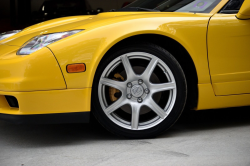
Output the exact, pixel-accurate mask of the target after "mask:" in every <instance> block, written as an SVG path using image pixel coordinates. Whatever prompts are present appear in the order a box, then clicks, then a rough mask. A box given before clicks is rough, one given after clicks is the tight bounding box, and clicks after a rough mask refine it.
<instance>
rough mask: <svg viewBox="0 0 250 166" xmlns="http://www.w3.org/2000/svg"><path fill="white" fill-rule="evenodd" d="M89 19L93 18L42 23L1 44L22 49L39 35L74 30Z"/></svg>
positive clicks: (77, 17) (71, 18) (85, 17)
mask: <svg viewBox="0 0 250 166" xmlns="http://www.w3.org/2000/svg"><path fill="white" fill-rule="evenodd" d="M89 17H91V16H72V17H65V18H58V19H54V20H50V21H46V22H42V23H39V24H36V25H33V26H31V27H28V28H25V29H24V30H23V31H21V32H19V33H18V34H16V35H14V36H11V37H9V38H7V39H4V40H2V41H0V44H7V45H12V46H20V47H21V46H22V45H24V44H25V43H26V42H28V41H29V40H31V39H32V38H34V37H35V36H38V35H43V34H48V33H55V32H63V31H68V30H72V29H74V27H77V26H79V25H82V24H83V23H82V22H83V21H84V20H88V18H89Z"/></svg>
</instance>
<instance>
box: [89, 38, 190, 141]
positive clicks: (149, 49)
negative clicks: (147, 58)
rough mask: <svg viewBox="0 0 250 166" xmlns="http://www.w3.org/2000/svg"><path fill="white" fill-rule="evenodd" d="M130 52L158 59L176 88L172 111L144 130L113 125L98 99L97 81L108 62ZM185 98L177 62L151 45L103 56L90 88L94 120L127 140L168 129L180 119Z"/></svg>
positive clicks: (184, 85)
mask: <svg viewBox="0 0 250 166" xmlns="http://www.w3.org/2000/svg"><path fill="white" fill-rule="evenodd" d="M130 52H145V53H149V54H152V55H154V56H156V57H158V58H159V59H161V60H162V61H163V62H164V63H166V65H167V66H168V67H169V69H170V70H171V71H172V73H173V75H174V78H175V81H176V87H177V94H176V100H175V104H174V107H173V108H172V111H171V112H170V114H169V115H168V116H167V117H166V118H165V119H164V120H163V121H162V122H161V123H160V124H158V125H156V126H154V127H152V128H150V129H145V130H129V129H125V128H122V127H120V126H118V125H117V124H115V123H114V122H113V121H112V120H110V119H109V118H108V116H107V115H106V114H105V113H104V111H103V109H102V107H101V104H100V102H99V97H98V86H99V81H100V78H101V75H102V73H103V71H104V69H105V68H106V66H108V64H109V63H110V62H112V61H113V60H114V59H115V58H117V57H119V56H121V55H124V54H126V53H130ZM186 97H187V86H186V79H185V75H184V72H183V70H182V68H181V66H180V65H179V63H178V62H177V60H176V59H175V58H174V57H173V56H172V55H171V54H170V53H169V52H168V51H166V50H165V49H163V48H161V47H159V46H156V45H153V44H148V43H145V44H137V45H131V46H126V47H124V48H120V49H119V50H117V51H114V52H112V53H109V54H107V55H105V56H104V58H103V59H102V61H101V62H100V64H99V66H98V68H97V71H96V74H95V78H94V82H93V87H92V111H93V114H94V116H95V117H96V119H97V120H98V121H99V123H101V125H103V126H104V128H106V129H107V130H109V131H110V132H112V133H114V134H116V135H120V136H125V137H129V138H151V137H155V136H157V135H159V134H160V133H162V132H164V131H165V130H167V129H169V128H170V127H171V126H172V125H173V124H174V123H175V122H176V121H177V119H178V118H179V117H180V115H181V113H182V111H183V108H184V106H185V103H186Z"/></svg>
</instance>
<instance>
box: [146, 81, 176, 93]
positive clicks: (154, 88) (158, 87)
mask: <svg viewBox="0 0 250 166" xmlns="http://www.w3.org/2000/svg"><path fill="white" fill-rule="evenodd" d="M175 88H176V83H175V82H171V83H164V84H152V85H151V86H150V90H151V92H152V94H154V93H157V92H162V91H167V90H172V89H175Z"/></svg>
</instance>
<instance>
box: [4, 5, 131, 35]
mask: <svg viewBox="0 0 250 166" xmlns="http://www.w3.org/2000/svg"><path fill="white" fill-rule="evenodd" d="M131 1H133V0H0V33H2V32H6V31H9V30H19V29H23V28H26V27H28V26H30V25H33V24H36V23H39V22H42V21H46V20H50V19H53V18H58V17H64V16H71V15H86V14H97V9H102V10H101V12H102V11H104V12H106V11H109V10H111V9H119V8H121V7H122V6H124V5H125V4H127V3H129V2H131ZM43 6H45V9H43Z"/></svg>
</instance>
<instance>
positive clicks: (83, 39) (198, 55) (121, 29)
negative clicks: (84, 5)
mask: <svg viewBox="0 0 250 166" xmlns="http://www.w3.org/2000/svg"><path fill="white" fill-rule="evenodd" d="M210 17H211V14H187V16H185V17H184V16H182V15H181V16H179V17H166V14H165V17H164V13H163V14H157V17H147V18H141V17H140V16H134V17H132V18H130V19H124V18H113V20H112V19H111V20H109V21H108V24H106V25H105V22H104V23H103V25H102V26H100V24H99V26H95V25H94V23H93V24H91V26H90V25H88V26H87V27H91V28H89V29H88V28H86V30H85V32H84V33H80V34H79V35H75V36H72V37H70V38H66V39H65V40H61V41H59V42H56V43H54V44H51V45H49V48H50V49H51V50H52V51H53V53H54V54H55V56H56V58H57V60H58V62H59V64H60V66H61V68H62V71H63V74H64V77H65V80H66V83H67V87H68V88H72V89H78V88H86V87H92V84H93V78H94V75H95V71H96V69H97V67H98V65H99V63H100V61H101V60H102V58H103V57H104V55H105V54H106V53H107V51H108V50H109V49H110V48H111V47H112V46H114V45H115V44H116V43H118V42H119V41H122V40H124V39H126V38H128V37H131V36H135V35H141V34H157V35H163V36H166V37H170V38H172V39H174V40H176V41H177V42H179V43H180V44H181V45H182V46H183V47H184V48H185V49H186V50H187V51H188V52H189V54H190V55H191V58H192V59H193V61H194V64H195V66H196V70H197V72H198V73H197V74H198V80H199V83H210V76H209V70H208V62H207V48H206V33H207V25H208V20H209V18H210ZM118 20H119V21H118ZM77 28H78V29H85V28H84V27H77ZM73 63H85V64H86V67H87V70H86V71H85V72H84V73H75V74H70V73H67V71H66V66H67V65H68V64H73Z"/></svg>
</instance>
